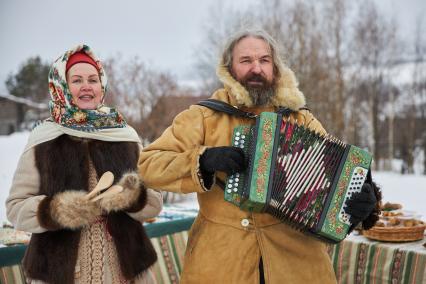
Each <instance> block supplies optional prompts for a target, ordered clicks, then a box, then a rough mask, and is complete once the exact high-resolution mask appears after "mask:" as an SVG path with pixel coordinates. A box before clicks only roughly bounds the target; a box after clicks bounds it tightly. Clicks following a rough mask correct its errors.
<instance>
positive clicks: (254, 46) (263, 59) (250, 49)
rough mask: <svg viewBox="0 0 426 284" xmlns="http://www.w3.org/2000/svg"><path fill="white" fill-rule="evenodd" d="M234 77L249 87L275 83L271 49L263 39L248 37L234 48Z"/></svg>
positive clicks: (266, 86) (232, 71) (268, 85)
mask: <svg viewBox="0 0 426 284" xmlns="http://www.w3.org/2000/svg"><path fill="white" fill-rule="evenodd" d="M231 73H232V75H233V76H234V78H235V79H236V80H237V81H238V82H240V83H241V84H242V85H243V86H245V87H246V88H249V89H265V88H269V87H270V86H272V85H273V82H274V64H273V60H272V54H271V49H270V47H269V45H268V44H267V43H266V42H265V41H264V40H263V39H259V38H255V37H246V38H243V39H242V40H240V41H239V42H238V43H237V44H236V45H235V46H234V49H233V50H232V69H231Z"/></svg>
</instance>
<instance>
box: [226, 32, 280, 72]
mask: <svg viewBox="0 0 426 284" xmlns="http://www.w3.org/2000/svg"><path fill="white" fill-rule="evenodd" d="M247 37H254V38H258V39H262V40H264V41H265V42H266V43H267V44H268V45H269V47H270V49H271V55H272V61H273V63H274V74H275V75H280V74H279V73H278V72H279V68H278V66H282V64H283V63H282V62H283V60H282V59H281V57H280V50H279V48H278V44H277V42H276V41H275V40H274V39H273V38H272V37H271V36H270V35H269V34H268V33H267V32H266V31H264V30H262V29H244V30H240V31H238V32H236V33H235V34H233V35H232V36H231V37H230V38H229V39H228V41H227V42H226V44H225V48H224V50H223V53H222V62H223V65H224V66H226V67H227V68H228V70H229V71H230V72H231V73H232V59H233V58H232V51H233V50H234V47H235V45H237V43H239V42H240V41H241V40H242V39H244V38H247Z"/></svg>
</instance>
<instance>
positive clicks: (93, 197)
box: [86, 171, 123, 202]
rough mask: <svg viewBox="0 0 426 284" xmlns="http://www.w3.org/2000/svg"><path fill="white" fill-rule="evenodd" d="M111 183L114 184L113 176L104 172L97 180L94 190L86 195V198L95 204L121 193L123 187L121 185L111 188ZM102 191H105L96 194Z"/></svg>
mask: <svg viewBox="0 0 426 284" xmlns="http://www.w3.org/2000/svg"><path fill="white" fill-rule="evenodd" d="M113 182H114V174H113V173H112V172H109V171H108V172H105V173H104V174H103V175H102V176H101V178H100V179H99V181H98V183H97V184H96V186H95V188H94V189H93V190H92V191H91V192H89V193H88V194H87V195H86V198H87V199H88V200H90V201H92V202H95V201H98V200H99V199H102V198H104V197H107V196H112V195H115V194H117V193H120V192H122V191H123V187H122V186H121V185H117V184H116V185H113V186H111V185H112V183H113ZM105 189H107V190H105ZM102 190H105V191H104V192H102V193H101V194H99V195H98V193H99V192H101V191H102Z"/></svg>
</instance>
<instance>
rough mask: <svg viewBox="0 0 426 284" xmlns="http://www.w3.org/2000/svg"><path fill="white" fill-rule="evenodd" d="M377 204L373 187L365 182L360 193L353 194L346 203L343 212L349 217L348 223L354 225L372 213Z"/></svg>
mask: <svg viewBox="0 0 426 284" xmlns="http://www.w3.org/2000/svg"><path fill="white" fill-rule="evenodd" d="M376 204H377V198H376V194H375V193H374V189H373V186H372V185H371V184H370V183H368V182H365V183H364V185H363V186H362V188H361V191H360V192H357V193H354V194H353V195H352V197H351V198H350V199H349V200H348V201H347V202H346V208H345V212H346V213H347V214H349V215H351V217H350V220H349V221H350V222H351V223H352V224H354V225H356V224H358V223H360V222H362V221H364V220H366V219H367V217H369V216H370V214H371V213H372V212H373V211H374V209H375V208H376Z"/></svg>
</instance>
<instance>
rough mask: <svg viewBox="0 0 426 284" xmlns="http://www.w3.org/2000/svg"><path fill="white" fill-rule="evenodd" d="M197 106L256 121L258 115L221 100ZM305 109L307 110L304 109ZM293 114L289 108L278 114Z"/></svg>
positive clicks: (285, 115)
mask: <svg viewBox="0 0 426 284" xmlns="http://www.w3.org/2000/svg"><path fill="white" fill-rule="evenodd" d="M197 105H200V106H204V107H207V108H210V109H212V110H215V111H220V112H224V113H227V114H230V115H234V116H239V117H244V118H251V119H254V118H256V117H257V116H258V115H257V114H254V113H252V112H248V111H243V110H241V109H238V108H236V107H234V106H232V105H230V104H228V103H225V102H222V101H219V100H215V99H207V100H202V101H199V102H198V103H197ZM303 109H305V108H303ZM292 112H294V111H293V110H291V109H289V108H287V107H279V108H278V111H277V113H278V114H281V115H282V116H284V117H287V116H289V115H290V114H291V113H292Z"/></svg>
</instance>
